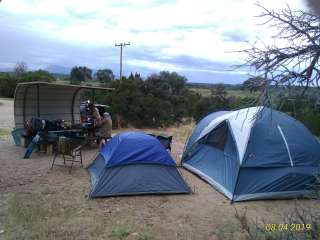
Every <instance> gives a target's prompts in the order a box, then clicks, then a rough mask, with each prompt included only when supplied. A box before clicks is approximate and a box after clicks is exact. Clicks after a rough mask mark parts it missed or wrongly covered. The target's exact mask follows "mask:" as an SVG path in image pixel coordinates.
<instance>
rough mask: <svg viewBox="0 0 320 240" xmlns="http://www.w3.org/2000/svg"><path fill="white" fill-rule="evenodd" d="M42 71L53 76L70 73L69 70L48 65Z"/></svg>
mask: <svg viewBox="0 0 320 240" xmlns="http://www.w3.org/2000/svg"><path fill="white" fill-rule="evenodd" d="M44 70H46V71H48V72H49V73H53V74H64V75H68V74H69V73H70V71H71V68H69V67H64V66H59V65H49V66H48V67H46V68H45V69H44Z"/></svg>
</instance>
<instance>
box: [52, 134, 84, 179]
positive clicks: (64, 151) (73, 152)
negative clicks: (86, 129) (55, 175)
mask: <svg viewBox="0 0 320 240" xmlns="http://www.w3.org/2000/svg"><path fill="white" fill-rule="evenodd" d="M81 150H82V146H81V145H80V144H79V143H78V141H76V139H72V138H66V137H59V141H58V147H57V149H56V150H55V153H54V156H53V159H52V163H51V167H50V169H52V168H53V165H54V164H55V161H56V159H57V158H58V157H60V158H62V159H63V165H65V166H66V162H71V165H70V169H69V172H70V173H71V171H72V167H73V164H74V163H80V165H81V167H83V162H82V151H81Z"/></svg>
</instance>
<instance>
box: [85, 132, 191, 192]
mask: <svg viewBox="0 0 320 240" xmlns="http://www.w3.org/2000/svg"><path fill="white" fill-rule="evenodd" d="M88 171H89V174H90V176H91V192H90V197H108V196H119V195H139V194H176V193H190V189H189V187H188V185H187V184H186V183H185V181H184V180H183V178H182V176H181V174H180V173H179V171H178V169H177V167H176V164H175V162H174V160H173V159H172V158H171V156H170V155H169V153H168V152H167V151H166V150H165V148H164V147H163V145H162V144H161V143H160V142H159V140H158V139H156V138H155V137H153V136H150V135H147V134H144V133H142V132H123V133H120V134H118V135H116V136H115V137H113V138H112V139H111V140H110V141H109V142H108V143H107V144H106V145H105V146H103V148H102V149H101V150H100V152H99V154H98V155H97V157H96V159H95V160H94V161H93V163H92V164H91V165H90V166H89V167H88Z"/></svg>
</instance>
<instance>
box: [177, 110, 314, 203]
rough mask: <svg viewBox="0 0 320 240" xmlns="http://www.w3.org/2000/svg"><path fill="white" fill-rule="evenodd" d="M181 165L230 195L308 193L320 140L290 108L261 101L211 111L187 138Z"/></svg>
mask: <svg viewBox="0 0 320 240" xmlns="http://www.w3.org/2000/svg"><path fill="white" fill-rule="evenodd" d="M182 165H183V166H184V167H185V168H186V169H188V170H190V171H191V172H194V173H195V174H197V175H199V176H200V177H201V178H203V179H204V180H205V181H207V182H208V183H209V184H211V185H212V186H213V187H214V188H216V189H217V190H219V191H220V192H221V193H223V194H224V195H225V196H227V197H228V198H229V199H231V200H232V201H244V200H252V199H278V198H296V197H300V196H306V195H309V194H310V193H311V192H312V191H311V187H312V185H313V184H314V183H315V181H316V176H317V175H319V174H320V144H319V142H318V141H317V140H316V138H315V137H314V136H313V135H312V134H311V133H310V132H309V130H308V129H307V128H306V127H305V126H304V125H303V124H302V123H300V122H299V121H297V120H295V119H293V118H291V117H290V116H288V115H287V114H284V113H281V112H278V111H275V110H271V109H269V108H263V107H253V108H246V109H241V110H238V111H230V112H225V111H224V112H215V113H211V114H209V115H208V116H206V117H205V118H203V119H202V120H201V121H199V122H198V124H197V125H196V127H195V129H194V130H193V132H192V134H191V136H190V138H189V139H188V142H187V145H186V147H185V151H184V154H183V157H182Z"/></svg>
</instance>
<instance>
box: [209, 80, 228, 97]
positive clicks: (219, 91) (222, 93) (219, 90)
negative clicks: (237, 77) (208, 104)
mask: <svg viewBox="0 0 320 240" xmlns="http://www.w3.org/2000/svg"><path fill="white" fill-rule="evenodd" d="M227 94H228V93H227V91H226V88H225V86H224V85H223V84H222V83H219V84H217V85H216V86H215V87H214V88H212V89H211V95H213V96H215V97H216V98H218V99H220V100H221V101H225V100H226V99H227Z"/></svg>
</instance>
